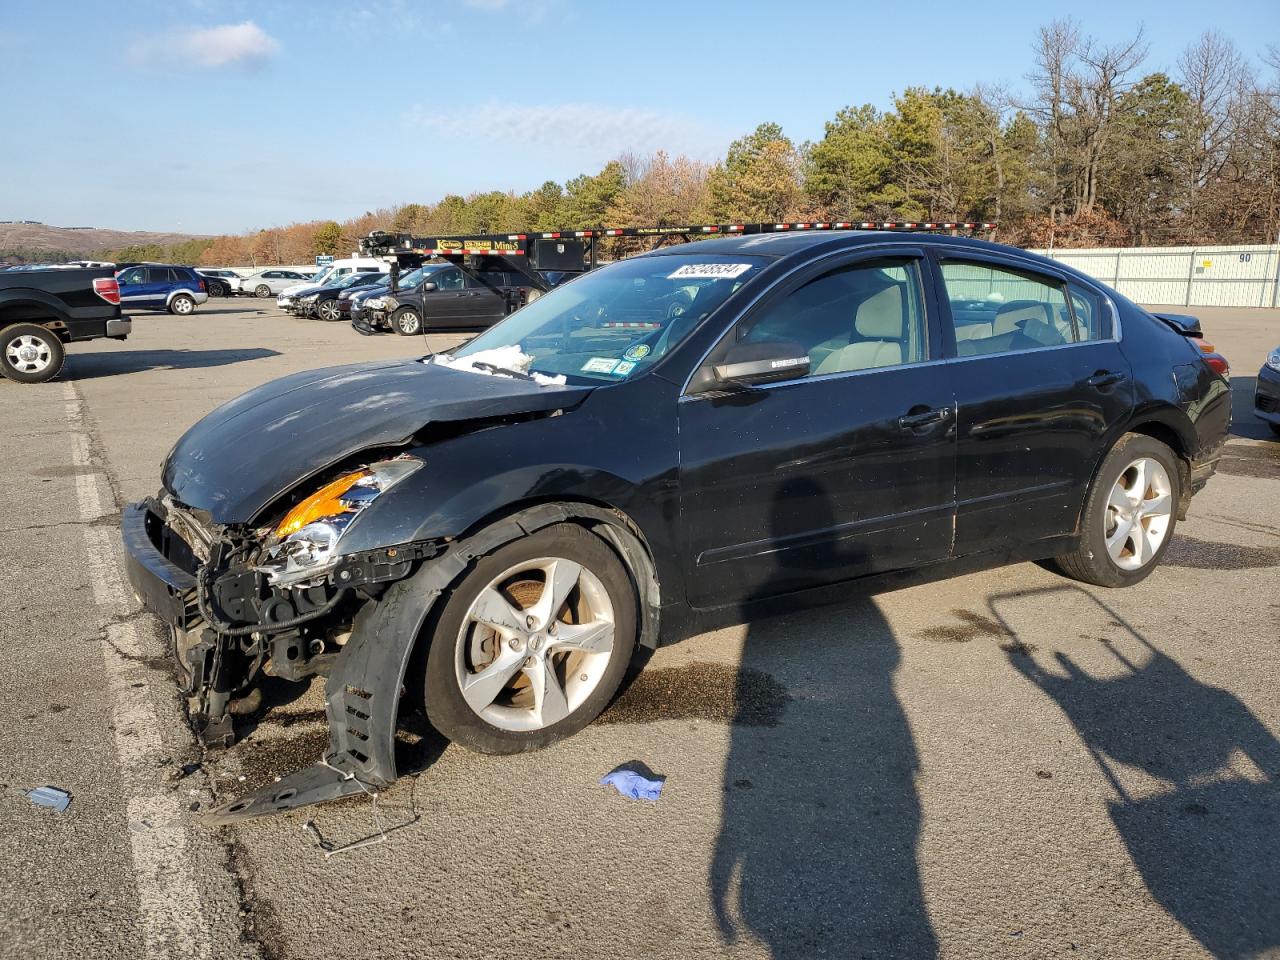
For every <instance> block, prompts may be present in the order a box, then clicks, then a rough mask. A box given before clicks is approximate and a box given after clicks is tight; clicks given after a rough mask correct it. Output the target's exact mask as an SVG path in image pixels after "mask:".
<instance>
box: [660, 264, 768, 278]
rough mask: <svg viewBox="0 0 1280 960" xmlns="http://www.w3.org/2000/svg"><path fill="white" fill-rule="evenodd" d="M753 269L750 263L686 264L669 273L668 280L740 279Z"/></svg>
mask: <svg viewBox="0 0 1280 960" xmlns="http://www.w3.org/2000/svg"><path fill="white" fill-rule="evenodd" d="M750 269H751V264H749V263H686V264H685V265H684V266H683V267H681V268H680V269H679V270H677V271H675V272H674V273H668V274H667V279H668V280H689V279H695V278H696V279H699V280H719V279H724V278H727V279H730V280H731V279H733V278H734V277H740V276H742V274H744V273H746V272H747V271H748V270H750Z"/></svg>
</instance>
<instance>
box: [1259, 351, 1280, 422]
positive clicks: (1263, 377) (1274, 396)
mask: <svg viewBox="0 0 1280 960" xmlns="http://www.w3.org/2000/svg"><path fill="white" fill-rule="evenodd" d="M1253 412H1254V414H1255V415H1256V416H1257V417H1258V419H1259V420H1265V421H1266V422H1267V425H1268V426H1270V427H1271V432H1272V433H1274V434H1275V435H1276V436H1277V437H1280V347H1276V348H1275V349H1274V350H1272V351H1271V353H1269V354H1268V355H1267V362H1266V363H1264V364H1263V365H1262V369H1261V370H1259V371H1258V381H1257V386H1256V387H1254V393H1253Z"/></svg>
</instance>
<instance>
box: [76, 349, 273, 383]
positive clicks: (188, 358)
mask: <svg viewBox="0 0 1280 960" xmlns="http://www.w3.org/2000/svg"><path fill="white" fill-rule="evenodd" d="M278 356H280V351H278V350H269V349H267V348H265V347H244V348H241V349H233V350H112V351H109V352H108V351H103V352H101V353H84V354H72V355H70V356H68V357H67V366H66V369H65V370H64V372H63V374H62V376H63V379H66V380H89V379H91V378H93V377H109V376H114V375H116V374H120V373H135V372H137V371H139V370H193V369H198V368H201V367H225V366H228V365H230V364H233V363H245V362H246V361H249V360H264V359H266V358H267V357H278Z"/></svg>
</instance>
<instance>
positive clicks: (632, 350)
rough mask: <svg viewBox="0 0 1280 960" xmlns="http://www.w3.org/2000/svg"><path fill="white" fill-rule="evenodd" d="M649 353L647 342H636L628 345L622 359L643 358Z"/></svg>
mask: <svg viewBox="0 0 1280 960" xmlns="http://www.w3.org/2000/svg"><path fill="white" fill-rule="evenodd" d="M648 355H649V345H648V344H647V343H637V344H636V345H635V346H634V347H628V348H627V352H626V353H624V354H623V355H622V359H623V360H643V359H644V358H645V357H647V356H648Z"/></svg>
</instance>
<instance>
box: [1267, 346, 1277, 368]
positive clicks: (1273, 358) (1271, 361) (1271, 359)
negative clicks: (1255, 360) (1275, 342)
mask: <svg viewBox="0 0 1280 960" xmlns="http://www.w3.org/2000/svg"><path fill="white" fill-rule="evenodd" d="M1267 366H1268V367H1270V368H1271V369H1272V370H1280V347H1276V348H1275V349H1274V350H1272V351H1271V352H1270V353H1269V354H1267Z"/></svg>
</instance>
